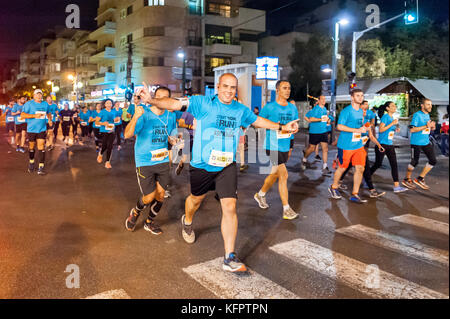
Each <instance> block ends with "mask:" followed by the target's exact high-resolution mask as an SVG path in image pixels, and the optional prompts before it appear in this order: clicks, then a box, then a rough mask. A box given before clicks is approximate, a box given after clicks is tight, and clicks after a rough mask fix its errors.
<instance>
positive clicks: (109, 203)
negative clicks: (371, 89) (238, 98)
mask: <svg viewBox="0 0 450 319" xmlns="http://www.w3.org/2000/svg"><path fill="white" fill-rule="evenodd" d="M1 129H2V134H1V136H0V187H1V189H2V195H1V201H0V298H86V297H89V296H94V295H97V294H99V293H104V292H107V293H110V295H107V296H110V297H111V296H112V297H115V298H125V297H130V298H157V299H158V298H164V299H171V298H195V299H196V298H218V297H222V298H258V297H262V298H265V297H268V298H270V297H273V298H297V297H298V298H397V297H402V298H404V297H409V298H430V297H431V298H442V297H443V298H448V294H449V284H448V282H449V272H448V270H449V269H448V267H449V266H448V249H449V247H448V246H449V242H448V206H449V203H448V201H449V189H448V187H449V175H448V168H449V167H448V166H449V161H448V158H443V157H439V159H438V165H437V167H435V168H434V169H433V171H432V172H431V173H430V175H429V177H428V178H427V183H428V184H429V185H430V186H431V190H430V191H422V190H416V191H408V192H407V193H404V194H401V195H396V194H394V193H393V192H392V183H391V177H390V169H389V167H388V166H389V164H388V161H387V159H385V163H384V164H385V165H386V168H385V169H380V170H378V171H377V173H376V175H375V176H374V178H373V179H374V182H375V184H376V187H377V188H378V189H379V190H385V191H387V194H386V196H384V197H383V198H380V199H378V200H373V199H370V200H369V202H368V203H367V204H364V205H358V204H353V203H349V201H348V194H347V193H344V198H343V199H342V200H339V201H336V200H333V199H330V197H329V194H328V191H327V187H328V186H329V184H330V183H331V178H330V177H322V176H321V173H320V170H319V166H320V165H317V164H316V165H314V164H313V165H312V168H310V169H308V170H306V171H305V172H300V166H299V164H298V162H299V159H300V154H301V150H302V149H303V145H302V143H303V141H304V138H303V137H298V138H297V139H296V145H295V151H294V153H293V156H292V157H291V159H290V161H289V162H288V165H287V166H288V170H289V174H290V176H289V184H288V185H289V196H290V203H291V206H292V207H293V208H294V209H295V210H296V211H299V212H301V215H300V218H299V219H297V220H294V221H285V220H282V218H281V216H282V206H281V202H280V200H279V196H278V190H277V187H274V188H273V189H272V190H271V191H270V192H269V193H268V196H267V199H268V203H269V205H270V209H268V210H267V211H263V210H261V209H259V207H258V206H257V204H256V202H255V201H254V199H253V195H254V193H255V192H257V191H258V190H259V188H260V187H261V185H262V183H263V180H264V178H265V176H266V175H264V174H260V172H261V165H259V164H250V169H249V170H248V171H247V172H245V173H240V174H239V192H238V194H239V199H238V206H239V207H238V214H239V232H238V240H237V252H238V255H239V256H240V258H241V259H242V260H243V261H244V262H245V263H246V264H247V265H248V266H249V267H250V269H251V271H252V274H251V276H247V277H237V276H234V275H231V276H228V275H224V274H223V272H222V271H221V264H220V260H216V259H217V258H220V257H222V256H223V242H222V238H221V234H220V217H221V212H220V207H219V205H218V203H217V201H216V200H215V199H214V197H213V194H212V193H211V194H210V195H209V196H208V197H207V199H206V201H205V202H204V204H203V206H202V207H201V208H200V210H199V212H198V213H197V216H196V219H195V220H194V229H195V231H196V234H197V241H196V243H195V244H193V245H188V244H186V243H185V242H184V241H183V239H182V237H181V227H180V217H181V216H182V214H183V209H184V199H185V198H186V197H187V195H188V194H189V183H188V175H187V174H188V170H187V169H185V170H184V171H183V173H182V175H181V176H178V177H176V176H174V177H173V186H172V189H171V192H172V197H171V198H170V199H168V200H167V201H166V202H165V204H164V206H163V209H162V211H161V213H160V215H159V217H158V221H159V223H160V225H161V227H162V228H163V231H164V233H163V235H161V236H158V237H156V236H154V235H152V234H150V233H148V232H146V231H145V230H144V229H143V226H142V222H143V218H142V217H141V220H140V223H139V226H138V227H137V229H136V231H135V232H133V233H130V232H128V231H126V230H125V228H124V221H125V218H126V217H127V215H128V213H129V211H130V209H131V207H133V206H134V205H135V203H136V200H137V198H138V195H139V188H138V184H137V181H136V175H135V169H134V159H133V147H132V143H130V142H129V143H127V144H126V145H125V147H124V148H123V149H122V150H121V151H120V152H119V151H116V150H115V151H114V153H113V159H112V166H113V169H112V170H111V171H107V170H106V169H105V168H104V167H103V166H102V165H99V164H97V163H96V161H95V159H96V153H95V149H94V148H93V147H92V145H90V146H78V145H77V146H72V147H70V148H68V149H66V147H65V146H64V145H63V144H62V143H61V142H60V141H59V142H58V145H57V147H56V149H55V150H53V151H51V152H48V153H47V166H46V170H47V172H48V175H46V176H38V175H37V174H29V173H27V172H26V169H27V161H28V159H27V158H28V156H27V154H20V153H16V152H15V150H14V149H13V148H11V147H10V146H9V144H8V143H7V141H6V135H4V134H3V132H4V129H3V127H2V128H1ZM252 150H253V146H250V151H252ZM331 153H332V155H331V156H330V158H334V156H335V154H336V149H335V148H332V150H331ZM398 154H399V166H400V177H401V178H402V177H403V176H404V171H405V169H406V165H407V163H408V158H409V149H408V148H407V147H402V148H399V149H398ZM373 156H374V155H373V153H372V154H371V158H372V159H373ZM310 160H312V158H311V159H310ZM330 163H331V162H330ZM424 164H425V160H424V159H423V158H422V159H421V162H420V166H421V167H423V165H424ZM315 167H316V168H315ZM347 179H348V185H349V186H351V176H349V178H347ZM363 195H364V196H365V197H368V193H367V191H366V190H365V191H364V192H363ZM431 209H434V211H431ZM405 215H406V216H407V217H405ZM409 215H412V217H415V216H416V217H419V219H414V218H412V220H413V221H416V222H417V223H416V224H415V225H412V224H411V223H408V220H411V216H409ZM395 217H400V219H396V220H394V219H392V218H395ZM405 220H406V222H405ZM436 221H437V222H438V223H436ZM357 225H362V226H357ZM350 226H353V227H350ZM349 230H353V231H354V232H351V231H350V233H349V232H348V231H349ZM371 231H373V232H374V233H371ZM352 234H353V235H352ZM357 234H359V235H360V236H362V237H359V238H357ZM368 234H372V235H368ZM386 234H387V235H386ZM355 236H356V237H355ZM382 236H385V237H383V238H384V239H383V238H381V237H382ZM69 265H76V266H69ZM68 266H69V267H68ZM71 267H76V268H71ZM73 269H78V270H79V274H80V276H79V278H80V280H79V288H76V287H75V288H68V287H67V283H69V286H70V283H72V284H75V286H77V284H76V283H77V281H76V280H73V278H75V277H70V276H75V275H76V271H75V272H74V271H73ZM66 271H67V272H66ZM372 274H375V277H370V276H371V275H372Z"/></svg>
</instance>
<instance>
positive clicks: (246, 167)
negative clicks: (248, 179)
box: [239, 164, 249, 173]
mask: <svg viewBox="0 0 450 319" xmlns="http://www.w3.org/2000/svg"><path fill="white" fill-rule="evenodd" d="M248 167H249V166H248V165H247V164H244V165H241V167H239V171H241V173H242V172H245V171H246V170H247V169H248Z"/></svg>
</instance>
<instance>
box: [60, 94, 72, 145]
mask: <svg viewBox="0 0 450 319" xmlns="http://www.w3.org/2000/svg"><path fill="white" fill-rule="evenodd" d="M59 114H60V116H61V119H62V124H61V127H62V132H63V137H64V138H63V142H64V143H66V146H68V145H69V134H70V126H72V116H73V112H72V111H71V110H69V103H64V109H63V110H61V112H59Z"/></svg>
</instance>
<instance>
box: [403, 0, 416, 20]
mask: <svg viewBox="0 0 450 319" xmlns="http://www.w3.org/2000/svg"><path fill="white" fill-rule="evenodd" d="M404 19H405V24H414V23H418V22H419V0H405V16H404Z"/></svg>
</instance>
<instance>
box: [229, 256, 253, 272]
mask: <svg viewBox="0 0 450 319" xmlns="http://www.w3.org/2000/svg"><path fill="white" fill-rule="evenodd" d="M223 270H225V271H229V272H234V273H246V272H247V271H248V270H247V267H246V266H245V265H244V263H243V262H241V261H240V260H239V258H237V256H236V254H235V253H231V254H230V255H229V257H228V258H225V259H224V260H223Z"/></svg>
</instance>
